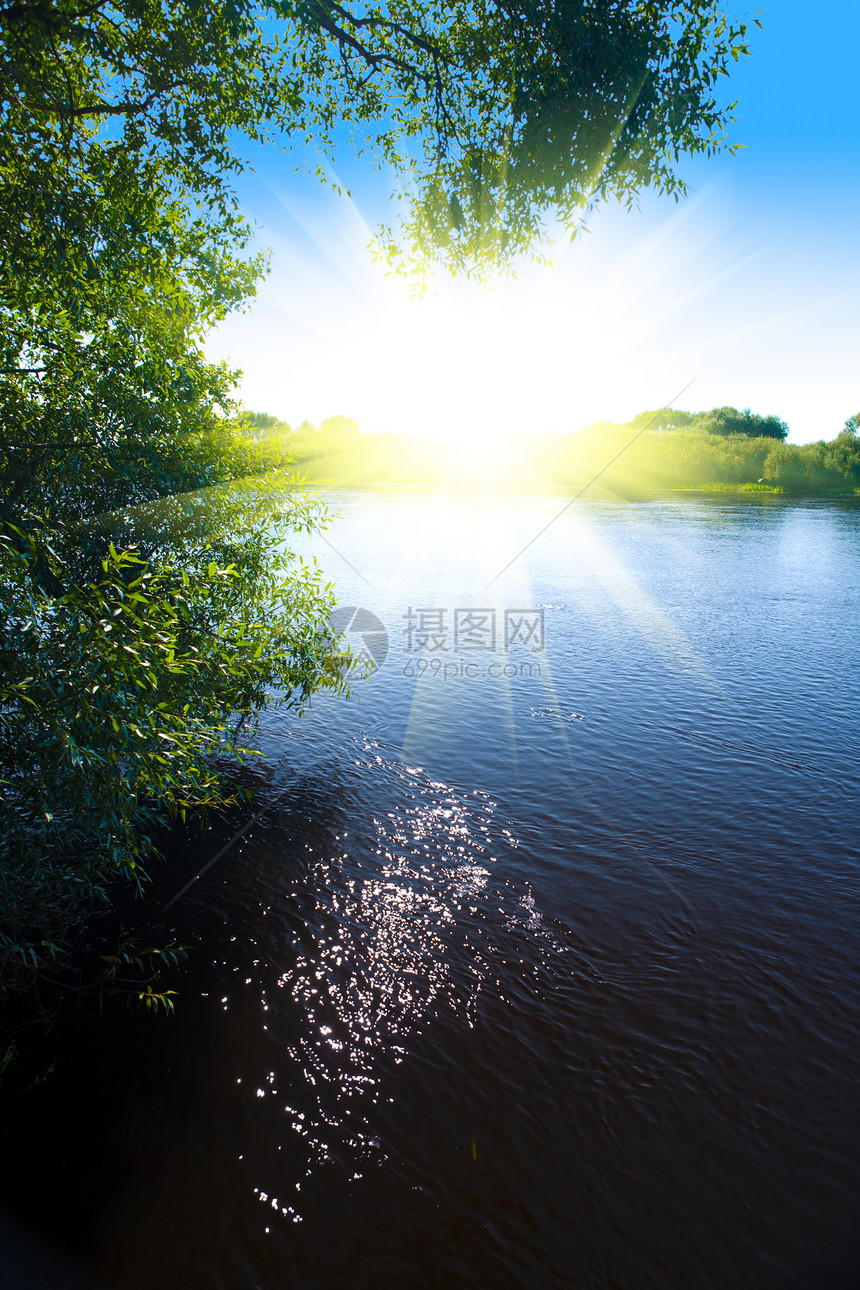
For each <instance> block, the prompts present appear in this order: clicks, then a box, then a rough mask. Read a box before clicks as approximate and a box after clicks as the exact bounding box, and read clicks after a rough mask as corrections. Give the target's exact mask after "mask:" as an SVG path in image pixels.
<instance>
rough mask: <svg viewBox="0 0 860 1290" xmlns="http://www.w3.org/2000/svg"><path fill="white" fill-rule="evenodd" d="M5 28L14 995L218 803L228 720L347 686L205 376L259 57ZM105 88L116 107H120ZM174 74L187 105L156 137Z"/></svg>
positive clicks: (0, 309)
mask: <svg viewBox="0 0 860 1290" xmlns="http://www.w3.org/2000/svg"><path fill="white" fill-rule="evenodd" d="M150 9H151V11H152V12H151V16H152V17H153V21H154V19H155V10H154V8H152V6H150ZM94 14H95V16H96V18H99V19H101V24H100V25H99V23H98V22H94V18H93V15H94ZM140 16H141V15H138V17H140ZM114 17H116V14H114ZM0 18H2V21H3V24H4V31H3V34H4V38H5V55H6V57H5V58H4V62H3V64H2V70H0V97H2V100H3V103H4V113H3V123H2V126H0V218H2V222H3V228H4V238H5V246H4V254H3V257H2V261H0V666H2V679H0V797H2V802H0V809H2V844H1V845H2V853H0V912H2V917H0V973H1V974H2V981H3V984H4V986H7V987H14V986H16V985H19V984H20V983H21V979H22V976H24V975H25V974H26V973H28V972H30V971H32V972H39V971H41V970H43V969H44V967H45V966H46V965H47V964H56V963H57V962H58V961H62V959H63V957H64V955H65V954H66V952H67V950H68V948H69V946H70V945H72V944H73V942H74V939H75V936H76V934H77V929H79V928H80V926H81V925H82V921H81V920H82V919H83V918H84V917H85V915H86V911H87V909H88V908H89V907H90V906H91V905H92V903H93V901H94V900H97V899H98V898H100V897H103V896H105V895H107V894H108V893H109V889H110V884H111V883H112V882H113V881H114V880H116V879H118V878H123V877H124V878H130V879H132V881H133V882H135V883H138V884H139V883H140V882H141V881H142V879H143V876H144V873H145V867H146V865H147V864H148V863H149V860H150V857H151V856H152V855H153V853H154V849H155V842H154V837H155V831H156V830H157V828H158V826H159V825H163V824H165V823H167V822H168V821H169V820H170V819H172V818H175V817H176V816H177V815H183V814H184V813H185V812H187V811H189V810H191V811H200V810H205V809H206V808H215V807H218V806H222V805H224V804H225V802H228V801H229V800H231V797H232V792H231V789H230V786H229V783H228V782H227V781H226V780H225V779H224V777H223V775H222V774H221V773H220V771H219V769H218V758H219V756H220V755H221V754H222V753H224V752H226V751H233V752H235V751H237V750H239V749H240V747H241V742H242V740H241V729H240V727H241V721H242V717H243V716H247V714H250V713H253V712H254V711H256V710H258V709H259V708H261V707H263V706H264V705H265V704H266V703H268V702H270V701H271V700H272V699H273V698H274V699H278V700H280V701H285V702H290V703H294V704H301V703H303V702H304V701H305V700H306V699H307V697H308V696H309V695H311V694H312V693H313V692H314V691H315V690H317V689H319V688H320V687H323V686H331V687H334V688H335V689H339V688H342V687H343V684H344V681H343V676H344V669H343V656H342V651H341V648H340V644H339V642H338V640H337V639H336V638H335V637H334V636H333V634H332V633H331V631H330V629H329V627H328V619H329V613H330V609H331V606H332V603H333V597H332V592H331V589H330V588H329V587H326V586H324V585H323V584H322V582H321V579H320V577H319V575H318V573H317V571H316V570H315V569H314V568H313V567H312V566H311V567H307V566H305V565H304V564H302V562H301V561H298V560H296V559H294V558H293V557H292V556H291V554H290V550H289V535H290V534H291V533H293V532H296V531H298V530H302V529H307V528H309V527H311V526H313V525H314V524H317V523H320V522H322V521H323V520H324V513H323V511H322V508H321V507H320V506H319V505H318V504H317V503H315V502H314V501H313V500H312V499H310V498H309V497H307V496H306V495H305V494H303V493H301V492H297V491H296V490H295V489H292V488H290V487H289V486H288V484H287V482H286V481H285V480H284V479H283V478H277V477H274V476H272V475H271V473H269V474H268V475H266V477H264V478H263V477H259V474H258V472H259V469H260V465H261V463H260V461H259V458H258V455H257V453H256V450H255V447H254V443H253V439H252V438H251V437H250V436H249V435H247V434H246V433H245V432H244V430H243V429H242V428H241V426H237V424H236V420H235V415H234V414H235V409H234V407H233V405H232V402H231V389H232V386H233V384H234V380H235V374H234V373H232V372H230V371H229V370H227V369H226V367H224V366H223V365H218V364H211V363H209V362H207V361H206V358H205V355H204V353H203V349H202V337H203V335H204V333H205V331H206V329H207V328H208V327H210V326H211V325H212V324H213V323H215V322H217V321H219V320H220V319H221V318H223V317H224V316H225V315H226V313H227V312H228V311H229V310H231V309H233V308H235V307H236V306H237V305H239V304H240V303H241V302H242V301H243V300H244V299H245V298H247V296H248V295H249V293H251V292H253V289H254V283H255V281H256V279H257V277H258V275H259V273H260V271H261V268H262V265H261V264H260V262H259V261H258V260H255V259H253V258H251V259H249V258H247V257H243V254H242V252H243V247H244V245H245V243H246V241H247V236H248V231H247V229H246V227H245V225H244V224H243V222H242V221H241V220H240V219H239V218H238V217H237V215H236V213H235V211H234V210H233V209H232V206H231V204H230V201H229V200H228V196H227V194H226V192H225V189H224V187H223V183H222V182H221V180H220V179H219V177H218V168H219V167H220V166H221V165H225V164H227V161H228V157H227V154H226V151H225V150H226V149H227V144H226V138H227V134H228V133H229V131H230V130H231V129H234V128H236V127H237V126H238V127H240V128H242V127H244V128H247V129H249V130H253V129H254V128H255V127H254V117H253V109H254V106H255V104H256V105H257V106H259V95H260V93H261V92H262V91H261V87H260V86H259V84H258V79H257V78H258V72H259V63H258V60H257V58H256V55H255V52H254V42H253V40H252V39H249V41H248V42H247V45H244V44H243V47H242V51H240V56H239V57H238V59H237V61H236V62H235V64H234V63H231V62H230V59H229V57H228V51H229V47H230V44H231V43H232V44H233V45H235V43H236V39H237V37H238V36H241V35H242V30H241V24H239V25H238V26H237V20H235V16H234V17H233V18H231V16H230V8H229V6H226V7H225V6H221V7H218V6H211V7H210V6H203V7H200V8H198V10H197V18H196V21H193V22H189V23H188V24H187V25H186V27H185V29H184V31H183V33H182V38H181V39H180V38H179V36H178V35H177V29H176V25H175V22H173V23H172V24H170V29H169V30H165V29H164V24H163V23H162V24H161V28H159V25H158V23H157V22H154V25H153V26H152V27H150V28H148V29H146V30H145V31H144V30H143V28H140V29H139V28H138V26H137V24H136V22H135V21H134V20H133V19H132V18H131V17H130V16H127V18H126V31H125V33H124V34H123V33H122V32H120V29H119V28H118V27H117V26H116V25H115V24H114V23H113V19H112V18H111V16H110V15H109V14H108V15H105V14H100V13H98V11H96V10H93V9H90V10H86V11H81V13H77V11H76V10H75V9H74V8H73V7H72V6H69V5H52V4H45V5H43V6H14V5H13V6H7V7H6V8H5V9H4V10H2V13H0ZM250 32H251V28H250V26H249V25H248V23H247V22H246V23H245V34H246V35H248V34H249V33H250ZM117 33H119V34H117ZM138 37H139V39H138ZM168 37H169V38H170V40H171V42H173V41H174V39H175V45H174V44H173V43H171V47H170V52H169V57H165V58H164V59H163V60H159V58H158V46H159V42H161V44H162V46H163V45H164V41H165V40H166V39H167V38H168ZM123 41H125V45H123ZM147 44H148V45H149V50H148V51H147V49H146V48H144V47H145V46H146V45H147ZM219 50H221V51H222V54H221V55H220V57H221V59H222V62H223V66H221V67H220V69H218V68H216V67H213V66H211V65H210V63H209V58H210V56H211V55H213V54H215V53H217V51H219ZM147 59H148V61H147ZM171 59H172V60H173V63H172V64H171ZM183 59H184V60H185V63H184V67H183V65H182V60H183ZM195 59H197V60H198V62H199V63H200V66H197V67H196V71H195V62H194V60H195ZM228 64H229V65H228ZM135 65H137V66H138V68H139V76H138V83H137V84H132V82H133V81H134V75H132V74H131V73H130V72H129V70H128V69H129V68H132V69H134V67H135ZM117 66H122V67H124V68H125V71H126V73H127V75H126V84H125V88H124V91H123V92H124V93H126V94H128V95H132V96H133V95H134V94H137V95H138V97H139V99H140V100H141V102H140V103H139V105H138V107H135V106H134V105H133V104H132V105H129V104H124V103H123V102H122V101H121V99H120V100H117V96H116V90H117V83H116V78H115V77H114V79H113V80H111V74H112V69H115V68H116V67H117ZM216 70H217V71H218V72H219V76H218V77H217V78H216V77H215V75H214V73H215V71H216ZM180 75H184V77H185V83H184V88H183V94H182V100H181V101H177V100H176V95H175V93H174V98H173V102H172V105H171V106H170V108H169V110H160V108H159V95H161V96H162V102H161V107H163V99H164V96H165V93H166V90H165V86H166V85H167V84H168V83H169V82H170V81H171V80H172V78H176V77H177V76H180ZM195 75H196V83H195V79H194V77H195ZM108 91H111V92H112V93H113V98H112V99H111V98H110V95H109V93H108ZM168 97H169V96H168ZM147 102H148V103H149V107H147V106H146V104H147ZM114 109H115V110H114Z"/></svg>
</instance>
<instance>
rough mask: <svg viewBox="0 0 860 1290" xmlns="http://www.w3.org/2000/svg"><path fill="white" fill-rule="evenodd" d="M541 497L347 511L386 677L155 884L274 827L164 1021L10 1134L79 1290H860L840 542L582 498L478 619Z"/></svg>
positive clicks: (852, 748)
mask: <svg viewBox="0 0 860 1290" xmlns="http://www.w3.org/2000/svg"><path fill="white" fill-rule="evenodd" d="M561 500H563V499H559V498H553V497H547V496H543V497H530V498H518V499H514V500H511V499H495V500H487V499H483V500H480V499H471V500H470V499H464V498H460V499H458V498H455V497H451V498H446V497H441V496H438V495H437V496H435V497H430V496H421V495H420V494H408V493H398V492H394V491H392V492H390V493H387V494H378V493H376V494H371V493H364V494H360V495H359V494H343V495H338V496H337V497H336V498H335V501H336V503H337V505H338V506H339V508H340V510H341V518H340V519H339V520H338V521H337V522H336V524H335V525H334V526H333V527H332V529H331V530H330V532H329V534H328V539H329V542H330V543H331V544H333V545H328V544H325V543H320V542H318V543H317V545H316V546H315V548H314V549H315V550H317V551H318V552H320V553H321V555H322V558H323V559H324V563H325V565H326V569H327V571H328V572H329V573H330V575H331V576H332V577H334V578H335V579H336V581H337V585H338V588H339V592H340V598H341V601H342V603H344V604H345V605H353V606H357V607H362V608H365V609H367V610H368V611H371V612H372V613H373V614H375V615H376V616H377V617H378V618H379V620H380V621H381V623H382V625H383V627H384V628H385V631H386V633H387V642H386V640H385V639H384V637H383V635H382V634H381V630H380V629H379V628H378V627H375V626H374V624H373V623H372V622H371V620H370V619H369V618H366V619H363V620H357V626H358V627H359V628H361V629H362V630H361V631H358V632H354V633H353V637H354V644H356V645H359V644H361V638H362V637H363V639H364V641H365V642H366V644H367V645H368V647H369V648H370V649H371V650H372V651H375V652H376V653H377V655H378V656H381V652H382V650H383V648H385V647H386V645H387V656H386V657H385V660H384V662H383V663H382V665H381V667H379V668H378V669H377V671H376V672H375V673H374V675H373V676H372V677H371V679H370V680H369V681H367V682H366V683H365V684H364V685H362V686H361V687H360V689H359V697H360V703H356V702H352V703H350V704H343V703H336V702H333V701H331V700H323V701H320V702H317V703H315V705H314V710H313V712H311V713H310V714H308V715H306V716H305V717H304V718H302V719H301V720H297V719H295V718H294V717H292V716H290V715H289V714H281V715H278V714H270V715H269V716H268V717H267V719H266V722H265V727H264V731H263V735H262V743H263V746H264V747H265V748H266V750H267V752H268V753H269V762H268V764H267V768H266V769H265V770H264V769H262V768H261V769H259V770H258V771H257V772H256V773H257V777H258V780H259V784H260V792H259V796H258V807H255V808H252V809H250V810H248V811H246V812H245V813H244V814H241V813H239V814H237V816H236V817H235V819H234V820H232V821H230V822H229V824H224V825H223V826H219V828H218V829H217V830H213V831H212V832H210V833H207V834H205V835H204V836H203V839H202V840H201V839H199V838H198V839H197V840H196V841H195V842H194V844H193V848H192V850H190V851H188V852H186V851H184V850H181V853H180V854H178V855H177V856H176V857H175V867H174V868H173V869H172V870H171V871H170V879H169V880H165V879H162V880H161V881H160V883H159V892H158V899H159V900H161V901H163V900H164V899H166V898H167V897H169V895H170V894H172V892H173V891H174V890H177V889H178V888H179V887H181V886H182V884H183V882H184V881H185V880H186V879H187V878H189V877H190V876H191V875H192V874H193V873H194V871H195V869H197V868H199V867H200V865H201V864H203V863H204V862H205V861H206V860H208V859H209V858H210V857H211V856H213V855H215V854H216V852H217V851H218V850H219V849H220V848H221V847H222V846H223V845H224V844H225V843H226V842H227V841H228V840H229V838H230V837H231V836H232V834H234V833H235V832H236V830H237V829H239V828H240V827H241V826H242V825H243V824H245V823H247V821H248V820H249V819H250V817H251V815H252V814H253V810H255V809H259V806H260V805H262V804H264V803H266V802H269V803H271V806H270V809H269V810H268V812H267V813H266V814H265V815H264V816H263V817H262V818H261V819H260V820H258V821H257V823H256V824H254V825H252V827H251V828H250V830H249V831H248V832H247V833H246V834H245V835H244V836H243V837H241V838H239V839H238V840H237V841H236V842H235V844H234V845H233V846H232V848H230V849H229V850H228V851H227V852H226V854H225V855H224V856H223V857H222V858H221V859H220V860H218V862H217V863H216V864H215V865H214V866H212V867H211V868H210V869H209V870H208V871H207V873H206V874H205V875H204V876H203V877H202V878H201V879H200V880H199V881H198V882H197V883H196V884H195V885H194V886H193V887H192V888H191V890H190V891H189V892H188V894H187V895H185V896H183V897H182V898H181V899H180V900H179V901H177V902H176V904H174V905H173V907H172V908H171V910H170V912H169V915H167V916H166V918H165V919H164V920H162V922H161V923H160V924H158V928H159V931H160V932H161V933H162V934H163V931H164V927H165V926H167V927H170V928H173V929H175V931H176V933H177V934H178V935H179V936H181V937H183V938H184V939H186V940H188V941H193V942H194V944H195V949H194V952H193V954H192V958H191V961H190V965H189V967H188V969H187V971H186V972H185V973H184V974H183V975H181V976H180V977H179V978H178V988H179V989H180V990H181V998H180V1001H179V1005H178V1011H177V1015H176V1016H175V1017H174V1018H173V1019H172V1020H160V1021H152V1022H151V1021H149V1020H148V1019H147V1018H145V1017H144V1018H141V1017H139V1016H136V1017H131V1018H128V1017H126V1016H125V1015H124V1013H122V1012H119V1013H116V1014H111V1015H109V1016H108V1017H107V1018H106V1019H105V1020H103V1021H93V1022H92V1023H89V1024H88V1025H86V1026H83V1027H77V1028H74V1029H72V1030H70V1031H69V1033H68V1035H67V1036H66V1037H64V1038H63V1039H62V1040H61V1041H60V1044H59V1051H58V1056H59V1059H60V1065H59V1068H58V1070H57V1072H56V1073H55V1075H54V1076H53V1077H52V1078H51V1079H49V1080H47V1081H46V1082H45V1083H44V1084H43V1085H41V1086H39V1087H38V1088H36V1089H34V1090H32V1091H31V1092H30V1093H29V1094H27V1095H26V1096H25V1097H23V1098H21V1099H19V1100H18V1101H17V1102H16V1103H14V1104H9V1105H7V1106H5V1107H3V1108H0V1117H2V1131H3V1137H2V1142H3V1148H4V1156H5V1170H4V1183H3V1194H4V1199H5V1203H6V1206H7V1209H8V1210H9V1212H10V1213H11V1214H12V1215H13V1216H14V1217H15V1219H16V1221H18V1222H20V1223H23V1224H24V1225H26V1226H28V1227H29V1228H30V1229H31V1230H32V1231H34V1232H35V1233H37V1234H38V1235H39V1237H40V1238H41V1239H43V1240H44V1241H46V1242H48V1243H50V1244H51V1245H52V1246H53V1247H54V1248H55V1249H57V1250H59V1251H61V1252H62V1253H64V1254H65V1255H66V1256H68V1258H69V1259H71V1260H73V1261H74V1262H75V1263H76V1264H77V1265H79V1266H83V1267H85V1268H86V1269H87V1270H89V1271H90V1272H92V1273H93V1274H94V1275H95V1276H96V1277H97V1278H98V1281H99V1284H101V1285H103V1286H105V1287H117V1290H138V1288H140V1290H143V1287H154V1286H156V1287H161V1286H163V1287H174V1286H175V1287H183V1288H188V1290H197V1287H201V1288H202V1287H237V1288H238V1287H241V1288H242V1290H251V1288H253V1287H261V1288H262V1290H276V1288H280V1287H290V1288H292V1287H296V1288H299V1287H313V1288H314V1290H317V1288H320V1290H321V1288H322V1287H341V1286H350V1287H352V1286H355V1287H368V1288H370V1287H373V1288H376V1287H435V1286H444V1287H446V1288H452V1287H500V1288H501V1287H512V1288H513V1287H547V1288H549V1287H567V1286H574V1287H622V1288H627V1287H640V1286H654V1287H681V1286H684V1287H719V1288H727V1287H732V1290H736V1288H740V1287H768V1288H769V1287H774V1290H779V1288H781V1287H786V1288H788V1287H806V1286H809V1287H830V1286H855V1285H860V1222H858V1201H860V1100H858V1089H857V1083H858V1071H860V989H858V950H860V935H858V914H860V871H858V861H860V850H858V820H860V812H858V797H860V793H858V763H860V757H858V738H857V731H858V717H860V711H858V709H860V633H859V632H858V618H860V614H859V613H858V610H860V558H858V555H860V507H858V506H856V505H851V504H844V505H843V504H838V503H789V502H783V501H782V500H778V499H770V498H765V499H753V500H751V501H744V502H743V503H739V502H736V501H732V500H725V499H721V500H714V499H704V498H692V499H691V498H686V499H680V500H679V499H677V498H676V499H666V498H657V499H654V500H650V501H647V502H638V503H637V502H629V503H623V502H614V501H611V500H607V501H603V502H598V501H589V502H578V503H577V504H576V506H575V507H573V508H571V509H570V510H569V511H568V512H567V513H566V514H565V515H564V516H563V517H562V518H561V519H559V520H558V521H557V522H556V523H555V524H554V525H553V526H552V527H551V528H550V529H549V530H548V531H547V532H546V533H545V534H544V535H543V536H542V537H541V538H540V539H539V540H538V541H537V542H535V543H534V544H533V545H532V546H531V547H530V548H529V550H528V551H527V553H526V555H525V556H524V557H523V558H522V559H520V560H519V561H517V562H516V563H515V564H514V565H513V566H512V567H511V568H510V569H509V570H508V571H507V573H505V574H504V575H503V577H501V578H500V579H499V580H498V581H496V582H495V583H493V584H492V585H491V586H490V587H489V588H487V583H488V582H489V581H490V579H491V578H493V576H494V575H495V574H496V573H498V571H499V570H500V569H501V568H502V566H504V565H505V564H506V563H507V562H508V561H509V560H510V559H511V557H512V556H514V555H515V554H516V552H517V550H518V549H519V548H520V547H522V546H523V545H524V544H525V543H526V542H527V541H528V540H529V539H530V538H531V537H532V536H533V535H534V534H535V533H536V532H538V530H540V528H541V527H542V526H543V525H544V524H546V522H547V521H548V520H549V519H550V518H551V517H552V516H553V514H555V512H556V511H558V509H559V507H560V504H561ZM338 553H340V554H338ZM341 557H344V558H343V559H342V558H341ZM347 561H348V563H347ZM541 609H542V610H543V634H542V637H541V631H540V621H539V615H538V614H537V613H536V612H527V611H539V610H541ZM419 610H421V611H425V613H424V615H423V618H422V617H420V616H419V615H418V611H419ZM430 611H433V615H432V616H431V613H430ZM439 611H443V613H442V616H441V617H440V615H439ZM457 611H460V612H459V614H458V613H457ZM368 624H369V625H368ZM455 627H456V637H455ZM493 627H494V628H495V635H494V636H493V635H492V634H491V629H492V628H493ZM410 629H411V631H410ZM421 629H423V633H422V630H421ZM506 632H507V637H508V638H509V639H508V640H507V642H506ZM422 642H426V644H427V645H428V646H435V647H436V648H431V649H427V648H425V649H424V650H423V651H422V650H421V648H420V647H421V645H422ZM506 643H507V648H506ZM156 905H157V902H156V901H155V900H153V901H152V902H151V906H152V910H153V914H154V913H155V911H156Z"/></svg>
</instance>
